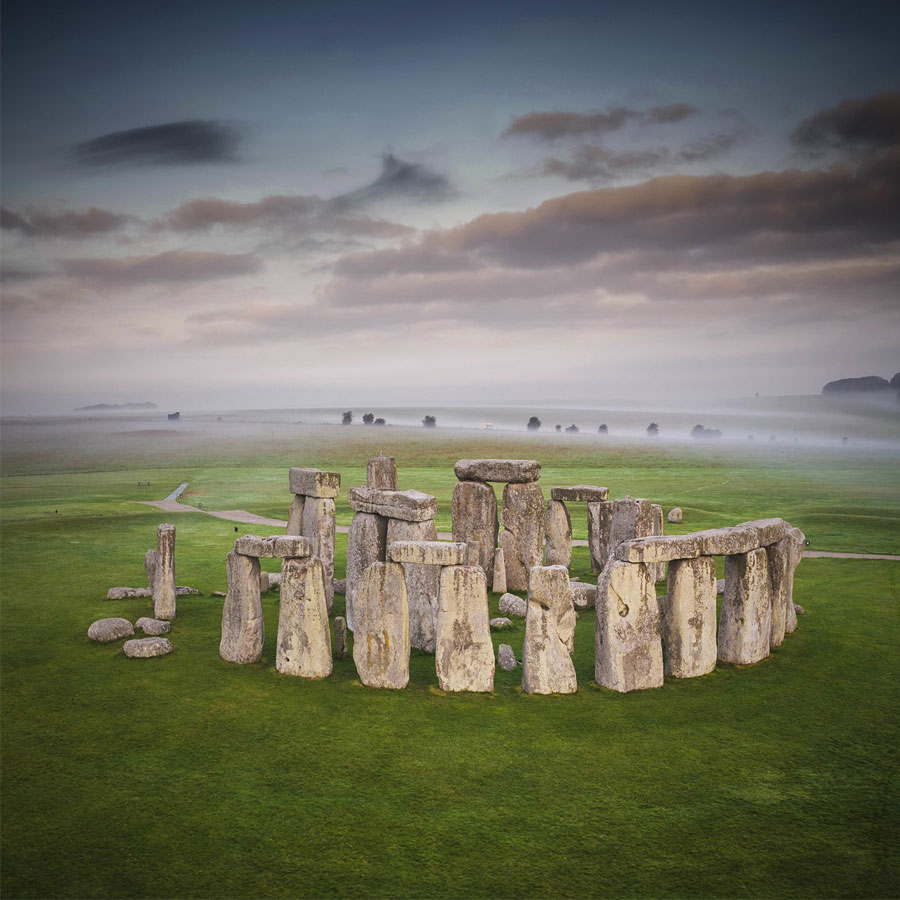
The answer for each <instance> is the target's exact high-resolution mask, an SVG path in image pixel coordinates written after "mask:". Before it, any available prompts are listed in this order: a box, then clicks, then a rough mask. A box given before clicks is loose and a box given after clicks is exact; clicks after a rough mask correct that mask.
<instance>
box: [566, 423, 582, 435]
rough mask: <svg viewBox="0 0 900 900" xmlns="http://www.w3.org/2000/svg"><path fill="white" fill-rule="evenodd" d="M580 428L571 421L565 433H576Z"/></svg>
mask: <svg viewBox="0 0 900 900" xmlns="http://www.w3.org/2000/svg"><path fill="white" fill-rule="evenodd" d="M580 430H581V429H580V428H579V427H578V426H577V425H576V424H574V423H572V424H571V425H570V426H569V427H568V428H567V429H566V434H578V432H579V431H580Z"/></svg>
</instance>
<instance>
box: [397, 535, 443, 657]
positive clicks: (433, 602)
mask: <svg viewBox="0 0 900 900" xmlns="http://www.w3.org/2000/svg"><path fill="white" fill-rule="evenodd" d="M436 540H437V528H436V527H435V524H434V519H429V520H428V521H427V522H404V521H401V520H400V519H388V526H387V544H388V546H390V545H391V544H392V543H394V541H436ZM403 574H404V575H405V577H406V597H407V601H408V603H409V642H410V644H411V645H412V646H413V647H415V648H417V649H418V650H424V651H426V652H427V653H434V635H435V628H436V626H437V614H438V592H439V591H440V587H441V570H440V568H438V567H437V566H428V565H417V564H416V563H403Z"/></svg>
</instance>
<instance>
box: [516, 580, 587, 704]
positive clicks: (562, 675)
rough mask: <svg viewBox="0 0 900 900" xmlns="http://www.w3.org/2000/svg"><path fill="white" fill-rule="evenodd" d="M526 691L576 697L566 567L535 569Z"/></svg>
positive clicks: (572, 617)
mask: <svg viewBox="0 0 900 900" xmlns="http://www.w3.org/2000/svg"><path fill="white" fill-rule="evenodd" d="M530 574H531V578H530V584H529V588H528V612H527V615H526V616H525V645H524V647H523V649H522V690H523V691H525V693H526V694H574V693H575V691H577V690H578V679H577V678H576V676H575V666H574V664H573V663H572V641H573V639H574V634H575V610H574V609H573V607H572V596H571V594H570V593H569V573H568V570H567V569H566V568H565V566H536V567H534V568H532V569H531V573H530Z"/></svg>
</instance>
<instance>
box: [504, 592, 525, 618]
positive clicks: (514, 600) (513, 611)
mask: <svg viewBox="0 0 900 900" xmlns="http://www.w3.org/2000/svg"><path fill="white" fill-rule="evenodd" d="M499 606H500V612H502V613H506V614H507V615H510V616H521V617H523V618H524V616H525V614H526V613H527V612H528V603H527V602H526V601H525V600H523V599H522V598H521V597H517V596H516V595H515V594H504V595H503V596H502V597H501V598H500V604H499Z"/></svg>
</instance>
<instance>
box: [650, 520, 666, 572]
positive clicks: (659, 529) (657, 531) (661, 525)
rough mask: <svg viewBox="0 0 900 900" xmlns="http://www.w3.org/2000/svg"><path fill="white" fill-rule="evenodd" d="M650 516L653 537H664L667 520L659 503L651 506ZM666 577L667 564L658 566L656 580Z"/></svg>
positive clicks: (658, 564)
mask: <svg viewBox="0 0 900 900" xmlns="http://www.w3.org/2000/svg"><path fill="white" fill-rule="evenodd" d="M650 515H651V519H652V523H653V524H652V528H653V532H652V533H653V535H659V536H662V535H664V534H665V533H666V526H665V520H664V519H663V508H662V506H660V505H659V504H658V503H651V504H650ZM665 577H666V564H665V563H657V564H656V580H657V581H662V580H663V579H664V578H665Z"/></svg>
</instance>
